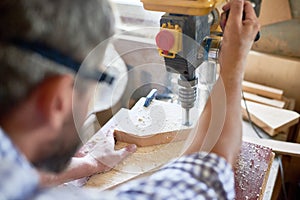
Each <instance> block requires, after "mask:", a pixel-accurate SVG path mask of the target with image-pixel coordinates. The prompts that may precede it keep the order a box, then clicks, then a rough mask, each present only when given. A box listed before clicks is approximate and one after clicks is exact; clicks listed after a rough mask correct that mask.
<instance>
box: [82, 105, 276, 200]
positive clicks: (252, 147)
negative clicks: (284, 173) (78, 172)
mask: <svg viewBox="0 0 300 200" xmlns="http://www.w3.org/2000/svg"><path fill="white" fill-rule="evenodd" d="M155 103H156V102H154V103H153V104H151V105H152V106H155ZM164 106H166V107H167V106H172V105H170V103H168V104H166V105H164ZM158 108H159V107H156V109H158ZM133 109H136V110H135V112H134V113H139V112H137V110H138V107H137V106H134V107H133ZM143 109H144V108H143ZM178 116H179V115H178V113H177V115H176V117H177V118H178ZM180 116H181V115H180ZM139 117H140V116H139ZM120 119H121V118H118V116H114V117H113V118H112V119H111V120H109V122H108V123H107V124H105V126H104V127H102V128H101V130H100V131H99V132H98V133H97V134H95V135H94V137H93V138H92V139H91V140H90V141H89V142H88V143H87V144H86V145H85V146H84V147H83V148H82V149H81V151H82V152H83V153H88V151H89V149H92V148H93V146H94V145H95V143H97V142H104V141H105V137H106V136H107V135H108V134H111V133H112V132H113V130H114V129H116V127H118V126H119V123H120V121H119V120H120ZM133 121H134V120H133ZM125 122H126V120H125ZM137 122H139V123H142V121H141V120H138V121H137ZM166 122H167V123H169V124H171V127H173V128H174V125H172V120H166ZM180 124H181V121H180ZM166 126H167V125H166ZM158 133H159V132H158ZM102 140H104V141H102ZM126 145H127V143H124V142H120V141H117V143H116V149H120V148H122V147H124V146H126ZM185 148H186V144H185V141H184V140H183V141H178V142H171V143H167V144H159V145H152V146H142V147H138V148H137V151H136V152H135V153H134V154H132V155H131V156H129V157H128V158H126V159H125V160H124V161H122V162H121V163H119V164H118V165H117V166H116V167H115V168H114V169H112V170H111V171H109V172H105V173H101V174H97V175H94V176H92V177H91V178H90V179H89V180H88V182H87V184H86V185H85V187H97V189H99V190H107V189H112V188H114V187H117V186H119V185H121V184H123V183H126V182H127V181H130V180H133V179H136V178H139V177H142V176H149V175H151V174H152V173H153V172H155V171H156V170H158V169H159V168H160V167H161V166H162V165H164V164H165V163H167V162H169V161H170V160H171V159H173V158H177V157H179V156H181V154H182V152H183V150H184V149H185ZM258 157H259V158H260V159H257V158H258ZM272 161H273V154H272V151H271V150H270V149H269V148H265V147H262V146H259V145H257V144H252V143H247V142H243V143H242V148H241V152H240V156H239V159H238V162H237V164H236V166H235V183H236V185H235V190H236V193H237V197H238V198H237V199H252V197H255V199H262V198H263V195H264V191H265V185H266V182H267V180H268V175H269V169H270V165H271V164H272ZM252 172H253V173H252Z"/></svg>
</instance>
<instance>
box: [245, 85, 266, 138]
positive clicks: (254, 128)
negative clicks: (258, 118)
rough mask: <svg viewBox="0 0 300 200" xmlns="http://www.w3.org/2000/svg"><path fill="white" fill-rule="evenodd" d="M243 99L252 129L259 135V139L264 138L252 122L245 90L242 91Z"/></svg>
mask: <svg viewBox="0 0 300 200" xmlns="http://www.w3.org/2000/svg"><path fill="white" fill-rule="evenodd" d="M242 98H243V101H244V105H245V109H246V113H247V117H248V121H249V123H250V125H251V127H252V128H253V130H254V132H255V133H256V135H257V136H258V137H259V138H263V136H262V135H261V134H260V133H259V132H258V130H257V129H256V127H255V126H254V124H253V122H252V119H251V116H250V113H249V110H248V106H247V102H246V98H245V95H244V91H243V90H242Z"/></svg>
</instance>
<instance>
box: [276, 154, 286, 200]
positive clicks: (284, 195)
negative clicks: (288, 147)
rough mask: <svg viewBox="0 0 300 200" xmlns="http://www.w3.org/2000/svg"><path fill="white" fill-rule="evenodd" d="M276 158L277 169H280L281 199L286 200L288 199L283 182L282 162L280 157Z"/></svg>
mask: <svg viewBox="0 0 300 200" xmlns="http://www.w3.org/2000/svg"><path fill="white" fill-rule="evenodd" d="M278 158H279V169H280V175H281V186H282V192H283V197H284V199H285V200H287V199H288V198H287V193H286V188H285V182H284V172H283V166H282V160H281V157H278Z"/></svg>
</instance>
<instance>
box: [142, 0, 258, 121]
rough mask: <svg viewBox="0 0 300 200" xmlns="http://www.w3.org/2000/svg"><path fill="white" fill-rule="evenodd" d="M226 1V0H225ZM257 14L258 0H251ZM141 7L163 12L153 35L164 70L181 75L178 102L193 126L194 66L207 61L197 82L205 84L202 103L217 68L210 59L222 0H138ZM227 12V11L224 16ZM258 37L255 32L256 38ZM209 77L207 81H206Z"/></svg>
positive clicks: (216, 47) (218, 31)
mask: <svg viewBox="0 0 300 200" xmlns="http://www.w3.org/2000/svg"><path fill="white" fill-rule="evenodd" d="M226 1H228V0H226ZM250 1H251V2H252V5H253V7H254V9H255V12H256V15H257V16H259V11H260V4H261V0H250ZM141 2H143V5H144V8H145V9H147V10H153V11H162V12H166V14H164V15H163V16H162V17H161V20H160V26H161V31H160V32H159V33H158V34H157V36H156V44H157V46H158V49H159V54H160V55H161V56H163V57H164V60H165V65H166V67H167V71H170V72H174V73H178V74H180V77H179V79H178V85H179V101H180V103H181V107H182V108H183V109H184V112H185V115H184V116H183V118H184V119H183V125H186V126H190V125H192V123H191V121H190V109H191V108H193V107H194V104H195V101H196V98H197V85H198V78H197V76H196V73H195V71H196V69H197V68H198V67H199V66H200V65H201V64H202V63H203V62H206V63H207V65H208V66H206V68H203V69H204V70H203V69H202V71H201V72H200V76H199V79H200V80H199V82H200V83H204V84H205V83H208V86H207V88H208V89H206V90H207V92H206V94H204V95H202V96H200V97H201V98H204V99H202V102H205V101H206V100H207V98H208V95H209V92H210V90H211V88H212V85H213V83H214V80H215V75H216V68H215V64H214V67H211V66H210V63H209V62H208V60H209V59H212V60H213V61H216V60H218V52H219V48H220V44H221V36H222V31H221V29H220V26H219V18H220V15H219V12H218V10H217V9H215V7H216V5H218V4H220V3H224V2H225V0H164V1H161V0H141ZM228 14H229V12H227V15H228ZM258 39H259V33H258V34H257V36H256V38H255V41H257V40H258ZM208 80H209V81H208Z"/></svg>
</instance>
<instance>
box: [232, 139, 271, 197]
mask: <svg viewBox="0 0 300 200" xmlns="http://www.w3.org/2000/svg"><path fill="white" fill-rule="evenodd" d="M273 159H274V153H273V152H272V149H270V148H268V147H265V146H262V145H258V144H253V143H249V142H243V144H242V147H241V152H240V154H239V157H238V160H237V164H236V166H235V171H234V172H235V176H234V179H235V192H236V199H240V200H242V199H263V196H264V193H265V188H266V184H267V181H268V177H269V173H270V168H271V165H272V162H273Z"/></svg>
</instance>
